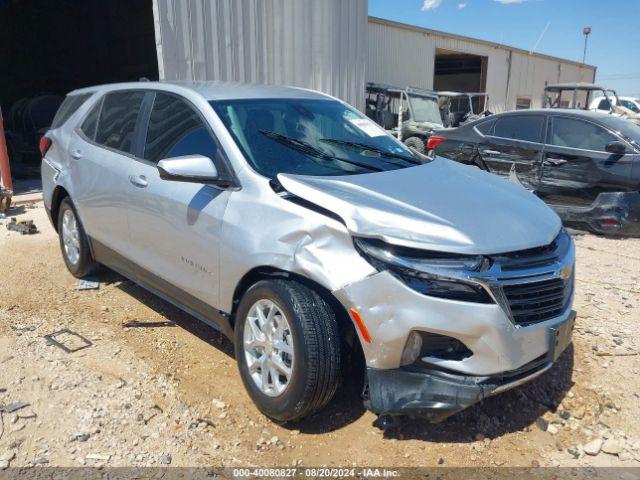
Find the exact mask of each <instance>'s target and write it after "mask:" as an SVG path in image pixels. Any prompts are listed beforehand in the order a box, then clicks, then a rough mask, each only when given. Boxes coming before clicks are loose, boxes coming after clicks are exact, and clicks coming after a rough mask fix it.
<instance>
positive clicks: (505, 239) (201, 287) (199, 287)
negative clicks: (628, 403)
mask: <svg viewBox="0 0 640 480" xmlns="http://www.w3.org/2000/svg"><path fill="white" fill-rule="evenodd" d="M77 97H88V98H85V99H84V100H82V99H81V100H80V101H78V100H77ZM67 98H68V103H69V104H73V105H75V106H76V110H75V111H73V112H71V111H70V110H71V109H67V114H68V115H67V118H66V120H65V121H64V123H63V124H62V125H61V126H60V127H58V128H56V129H53V130H50V131H49V132H48V134H47V135H46V137H45V139H44V140H43V142H42V154H43V163H42V179H43V187H44V188H43V190H44V201H45V206H46V209H47V211H48V212H49V215H50V217H51V219H52V221H53V224H54V226H55V228H56V229H57V232H58V234H59V237H60V246H61V251H62V256H63V258H64V262H65V264H66V265H67V268H68V269H69V271H70V272H71V273H72V274H73V275H75V276H77V277H82V276H84V275H86V274H88V273H89V272H91V271H93V270H94V269H95V268H96V266H97V265H98V264H102V265H106V266H108V267H110V268H112V269H113V270H115V271H117V272H120V273H121V274H122V275H124V276H126V277H128V278H130V279H132V280H133V281H135V282H137V283H139V284H140V285H141V286H143V287H144V288H146V289H148V290H149V291H151V292H154V293H156V294H158V295H159V296H161V297H162V298H164V299H166V300H168V301H169V302H171V303H173V304H175V305H177V306H178V307H180V308H182V309H183V310H185V311H186V312H189V313H190V314H192V315H194V316H195V317H197V318H199V319H200V320H202V321H204V322H206V323H207V324H209V325H211V326H213V327H215V328H217V329H219V330H220V331H221V332H222V333H224V334H225V335H227V336H228V337H229V338H230V339H232V341H233V342H234V344H235V352H236V358H237V361H238V366H239V370H240V375H241V377H242V380H243V382H244V385H245V387H246V389H247V391H248V392H249V395H250V396H251V398H252V399H253V401H254V402H255V403H256V405H257V406H258V408H259V409H260V410H261V411H262V412H264V414H265V415H267V416H269V417H271V418H273V419H275V420H278V421H288V420H294V419H298V418H301V417H304V416H305V415H309V414H311V413H312V412H314V411H317V410H319V409H321V408H322V407H323V406H324V405H326V404H327V402H329V400H331V398H332V397H333V395H334V393H335V392H336V389H337V388H338V386H339V384H340V382H341V381H346V382H356V381H358V380H360V378H363V377H364V378H366V388H365V393H364V396H365V403H366V406H367V407H368V408H369V409H370V410H372V411H373V412H376V413H379V414H383V413H385V414H401V413H413V414H421V415H425V416H428V417H429V418H431V419H433V420H438V419H442V418H444V417H446V416H448V415H451V414H453V413H455V412H457V411H459V410H462V409H464V408H466V407H468V406H469V405H472V404H474V403H476V402H478V401H480V400H481V399H483V398H485V397H487V396H489V395H494V394H497V393H500V392H502V391H505V390H507V389H510V388H513V387H515V386H517V385H520V384H522V383H524V382H527V381H529V380H531V379H532V378H535V377H537V376H539V375H540V374H542V373H543V372H545V371H546V370H548V369H549V368H550V367H551V366H552V365H553V363H554V362H555V361H556V360H557V358H558V356H559V355H560V354H561V353H562V352H563V350H564V349H565V348H566V347H567V345H568V343H569V342H570V338H571V331H572V327H573V322H574V317H575V313H574V312H573V311H572V308H571V306H572V299H573V285H574V283H573V282H574V280H573V279H574V275H573V272H574V257H575V254H574V245H573V241H572V239H571V237H570V236H569V235H568V234H567V233H566V231H565V230H563V229H562V226H561V222H560V219H559V218H558V216H557V215H556V214H555V213H554V212H553V211H552V210H551V209H550V208H549V207H547V206H546V205H545V204H544V203H543V202H542V201H540V200H539V199H538V198H536V197H535V196H534V195H531V194H530V193H529V192H527V191H526V190H525V189H523V188H521V187H519V186H517V185H515V184H513V183H510V182H504V181H502V180H501V179H498V178H496V177H494V176H493V175H489V174H487V173H485V172H481V171H480V170H476V169H469V168H468V167H466V166H463V165H458V164H456V163H453V162H449V161H447V160H444V159H436V160H430V159H428V158H426V157H424V156H421V155H419V154H417V153H415V152H413V151H411V150H410V149H408V148H407V147H406V146H405V145H403V144H402V143H401V142H399V141H398V140H397V139H395V138H393V137H392V136H390V135H388V134H386V133H385V132H384V131H383V130H382V129H381V128H380V127H378V126H377V125H375V124H374V123H373V122H372V121H370V120H369V119H367V118H366V117H364V116H363V115H362V114H360V113H359V112H358V111H356V110H354V109H353V108H351V107H349V106H348V105H346V104H344V103H342V102H340V101H338V100H336V99H333V98H331V97H328V96H326V95H323V94H321V93H317V92H313V91H309V90H302V89H295V88H285V87H266V86H256V85H231V84H218V83H177V84H172V83H169V82H167V83H164V82H162V83H154V82H141V83H126V84H118V85H108V86H101V87H95V88H90V89H84V90H79V91H74V92H72V93H70V94H69V96H68V97H67ZM469 199H473V205H472V206H470V204H469ZM184 355H185V356H187V355H189V352H184ZM358 358H363V359H364V361H365V363H366V368H365V367H364V366H363V370H362V371H359V372H358V371H355V373H354V371H353V370H350V369H348V368H347V367H350V368H352V367H353V366H355V365H357V364H358ZM211 381H215V380H211Z"/></svg>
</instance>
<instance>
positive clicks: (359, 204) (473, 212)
mask: <svg viewBox="0 0 640 480" xmlns="http://www.w3.org/2000/svg"><path fill="white" fill-rule="evenodd" d="M278 180H279V181H280V183H281V184H282V186H283V187H284V188H285V189H286V190H288V191H289V192H291V193H292V194H294V195H296V196H298V197H301V198H303V199H305V200H307V201H309V202H312V203H314V204H316V205H318V206H321V207H323V208H325V209H327V210H330V211H332V212H334V213H336V214H337V215H339V216H340V217H341V218H342V219H343V220H344V222H345V224H346V226H347V228H348V229H349V231H350V232H351V233H352V234H353V235H358V236H364V237H373V238H380V239H382V240H384V241H386V242H388V243H392V244H395V245H402V246H407V247H415V248H422V249H427V250H436V251H442V252H450V253H466V254H495V253H505V252H512V251H517V250H525V249H528V248H533V247H538V246H542V245H547V244H549V243H551V242H552V241H553V239H554V238H555V237H556V235H557V234H558V232H559V231H560V228H561V221H560V218H559V217H558V216H557V215H556V214H555V212H553V210H551V208H549V207H548V206H547V205H545V204H544V203H543V202H542V201H541V200H540V199H538V198H537V197H536V196H535V195H533V194H532V193H530V192H528V191H527V190H525V189H524V188H522V187H520V186H518V185H516V184H514V183H512V182H510V181H508V180H507V179H504V178H501V177H498V176H495V175H492V174H489V173H486V172H483V171H481V170H480V169H478V168H476V167H471V166H467V165H462V164H459V163H456V162H452V161H449V160H445V159H442V158H436V159H435V160H434V161H432V162H430V163H427V164H425V165H420V166H416V167H411V168H404V169H400V170H392V171H388V172H379V173H368V174H361V175H347V176H339V177H315V176H303V175H291V174H280V175H278Z"/></svg>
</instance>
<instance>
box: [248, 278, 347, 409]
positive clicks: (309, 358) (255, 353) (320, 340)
mask: <svg viewBox="0 0 640 480" xmlns="http://www.w3.org/2000/svg"><path fill="white" fill-rule="evenodd" d="M272 305H273V306H275V307H272ZM272 308H273V309H274V310H272ZM260 309H262V310H261V312H262V313H258V310H260ZM272 312H278V313H272ZM270 314H271V320H270V321H269V320H267V317H268V316H269V315H270ZM283 319H284V321H283ZM262 320H264V322H262ZM252 322H253V323H252ZM261 322H262V325H263V327H259V325H260V324H261ZM264 325H268V326H266V327H265V326H264ZM283 325H284V327H283ZM256 327H258V329H256ZM261 328H262V330H261ZM282 329H284V332H285V333H284V334H282V333H278V332H279V330H282ZM245 330H248V332H247V333H245ZM263 332H271V333H270V334H269V333H263ZM256 339H258V341H256ZM261 339H265V341H262V340H261ZM269 343H271V346H267V344H269ZM258 344H264V346H262V347H261V346H256V345H258ZM235 352H236V359H237V362H238V368H239V370H240V375H241V377H242V381H243V383H244V386H245V388H246V389H247V391H248V393H249V396H250V397H251V399H252V400H253V402H254V403H255V404H256V406H257V407H258V409H259V410H260V411H261V412H262V413H263V414H264V415H266V416H268V417H269V418H271V419H273V420H276V421H278V422H287V421H293V420H298V419H300V418H302V417H305V416H308V415H311V414H312V413H314V412H316V411H318V410H320V409H321V408H323V407H324V406H325V405H326V404H327V403H328V402H329V401H330V400H331V399H332V398H333V395H334V394H335V392H336V389H337V387H338V383H339V379H340V371H341V355H340V338H339V329H338V321H337V319H336V315H335V313H334V311H333V310H332V309H331V308H330V306H329V305H328V304H327V302H325V301H324V300H323V299H322V297H321V296H320V295H318V294H317V293H316V292H314V291H313V290H311V289H309V288H308V287H306V286H304V285H302V284H301V283H299V282H296V281H291V280H263V281H260V282H258V283H256V284H255V285H253V286H252V287H251V288H250V289H249V290H248V291H247V292H246V293H245V294H244V296H243V297H242V300H241V301H240V305H239V306H238V312H237V315H236V324H235ZM272 362H273V363H272ZM250 364H251V365H250ZM275 364H278V366H279V367H275ZM283 365H284V366H285V367H290V368H282V366H283ZM263 368H264V370H265V371H270V372H272V373H269V374H265V375H263ZM274 368H275V370H274ZM279 368H282V370H279ZM283 371H289V376H288V377H287V376H286V374H285V373H282V372H283ZM273 372H275V375H273ZM285 383H286V385H285Z"/></svg>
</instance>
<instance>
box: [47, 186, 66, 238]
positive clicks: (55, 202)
mask: <svg viewBox="0 0 640 480" xmlns="http://www.w3.org/2000/svg"><path fill="white" fill-rule="evenodd" d="M67 197H69V198H71V195H69V192H68V191H67V190H66V189H65V188H64V187H63V186H61V185H57V186H56V188H54V190H53V194H52V196H51V223H53V228H54V229H55V231H56V232H57V231H58V211H59V210H60V204H61V203H62V200H64V199H65V198H67Z"/></svg>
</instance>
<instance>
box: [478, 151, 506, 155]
mask: <svg viewBox="0 0 640 480" xmlns="http://www.w3.org/2000/svg"><path fill="white" fill-rule="evenodd" d="M482 153H483V154H484V155H502V153H501V152H499V151H497V150H482Z"/></svg>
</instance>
